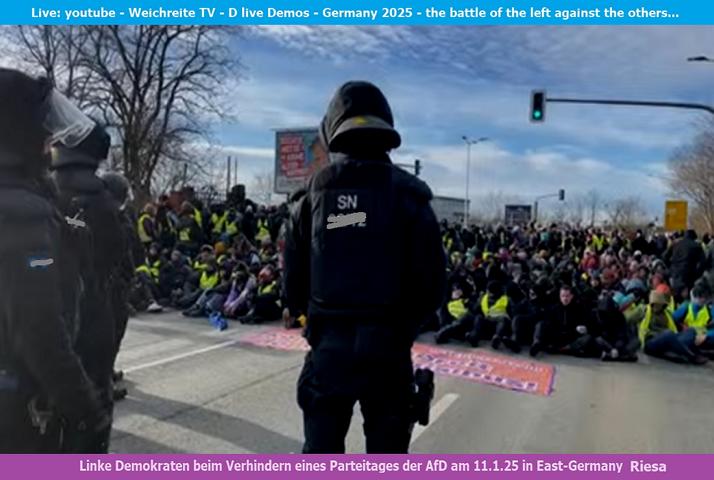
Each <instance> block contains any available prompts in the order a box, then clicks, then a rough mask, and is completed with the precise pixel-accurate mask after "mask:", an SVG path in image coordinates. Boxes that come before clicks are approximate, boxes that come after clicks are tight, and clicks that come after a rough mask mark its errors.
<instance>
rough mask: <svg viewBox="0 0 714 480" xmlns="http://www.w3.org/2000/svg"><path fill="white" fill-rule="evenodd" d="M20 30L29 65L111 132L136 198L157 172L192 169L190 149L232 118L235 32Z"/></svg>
mask: <svg viewBox="0 0 714 480" xmlns="http://www.w3.org/2000/svg"><path fill="white" fill-rule="evenodd" d="M16 28H17V30H16V35H17V36H18V38H20V45H21V49H20V50H21V51H22V52H24V56H25V58H26V59H27V60H28V61H30V62H32V63H34V64H35V65H37V67H38V68H39V69H40V70H42V71H43V72H44V74H46V75H47V76H50V77H51V78H53V79H54V80H55V82H57V84H58V85H60V86H62V87H61V89H62V90H63V91H65V92H66V93H68V94H69V96H70V97H73V98H74V99H75V100H76V101H78V102H79V103H80V104H81V105H82V106H84V107H85V108H87V109H88V110H90V111H91V112H93V113H94V114H96V115H97V116H99V117H101V119H102V120H103V121H104V122H105V123H106V125H107V126H109V127H110V129H111V131H112V133H114V134H115V137H116V138H115V141H116V140H119V151H118V152H114V154H113V159H114V160H115V161H116V162H118V163H119V164H120V165H121V167H122V168H121V169H122V170H123V171H124V173H125V174H126V176H127V178H128V179H129V180H130V182H131V183H132V186H133V187H134V190H135V191H137V192H143V193H144V194H146V195H148V194H149V192H150V191H151V187H152V181H153V180H154V176H155V175H154V174H155V172H156V171H157V169H159V167H161V169H162V170H165V171H172V168H170V167H167V165H168V164H169V163H171V162H174V163H177V164H179V165H185V164H187V163H188V164H191V163H192V159H191V157H190V151H189V150H190V149H187V148H186V145H187V144H191V143H194V142H196V141H199V140H205V135H206V134H207V132H208V131H209V127H210V123H211V122H212V121H214V120H216V119H225V118H227V117H230V114H231V113H232V112H231V108H230V105H231V103H230V102H229V101H227V97H226V94H227V91H226V88H227V81H228V80H230V79H232V78H236V76H237V74H238V71H239V69H240V64H239V62H238V60H237V57H236V55H235V52H233V51H231V50H230V48H229V46H230V45H231V40H232V39H233V37H234V33H235V32H236V31H235V30H234V29H232V28H227V27H213V26H159V25H154V26H148V25H141V26H82V27H31V28H30V27H16ZM28 28H30V29H28ZM78 97H79V98H78ZM194 163H195V162H194ZM173 170H175V169H173Z"/></svg>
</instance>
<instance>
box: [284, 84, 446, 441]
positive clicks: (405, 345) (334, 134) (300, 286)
mask: <svg viewBox="0 0 714 480" xmlns="http://www.w3.org/2000/svg"><path fill="white" fill-rule="evenodd" d="M321 136H322V138H323V142H324V143H325V144H326V145H327V146H328V147H329V150H330V152H331V153H332V163H331V164H330V165H329V166H327V167H325V168H324V169H323V170H321V171H320V172H318V173H317V174H315V176H314V177H313V178H312V179H311V180H310V183H309V185H308V188H307V193H306V194H305V195H304V196H302V197H301V198H300V199H299V200H298V201H297V202H296V203H295V204H294V205H293V207H292V215H291V219H290V220H289V222H288V228H287V234H286V251H285V262H286V272H285V286H286V290H287V292H286V297H287V301H288V306H289V308H290V310H291V311H293V312H298V311H301V312H305V311H306V312H308V327H307V330H306V336H307V338H308V341H309V343H310V345H311V347H312V351H311V353H310V354H308V356H307V358H306V361H305V366H304V369H303V372H302V374H301V377H300V381H299V385H298V403H299V404H300V407H301V408H302V410H303V413H304V422H305V436H306V442H305V446H304V451H305V452H308V453H317V452H342V451H344V448H345V447H344V437H345V434H346V432H347V429H348V427H349V423H350V419H351V415H352V407H353V405H354V403H355V402H356V401H360V404H361V407H362V411H363V414H364V417H365V433H366V437H367V451H368V452H371V453H378V452H406V450H407V449H408V446H409V437H410V430H411V426H412V422H413V419H412V418H411V416H410V414H409V408H408V407H409V403H410V401H411V392H412V382H413V372H412V364H411V353H410V351H411V346H412V344H413V341H414V339H415V337H416V334H417V331H418V329H419V326H420V322H421V321H422V320H423V319H424V318H426V316H427V315H428V314H432V313H433V312H435V311H436V310H437V309H438V307H439V306H440V304H441V301H442V297H443V292H444V281H445V279H444V277H445V258H444V254H443V249H442V246H441V239H440V235H439V227H438V224H437V221H436V218H435V217H434V213H433V211H432V210H431V207H430V205H429V200H430V199H431V191H430V190H429V188H428V187H427V186H426V184H425V183H424V182H422V181H420V180H418V179H417V178H416V177H414V176H412V175H410V174H408V173H406V172H404V171H402V170H400V169H399V168H397V167H395V166H394V165H393V164H392V163H391V161H390V158H389V156H388V152H389V151H390V150H392V149H394V148H397V147H398V146H399V145H400V143H401V139H400V137H399V134H398V133H397V132H396V130H394V128H393V118H392V113H391V110H390V107H389V105H388V103H387V101H386V99H385V98H384V96H383V95H382V93H381V92H380V91H379V89H377V87H375V86H373V85H371V84H369V83H365V82H350V83H347V84H345V85H343V86H342V87H341V88H340V89H339V90H338V92H337V94H336V95H335V97H334V98H333V100H332V102H331V103H330V106H329V108H328V111H327V113H326V115H325V118H324V120H323V122H322V127H321Z"/></svg>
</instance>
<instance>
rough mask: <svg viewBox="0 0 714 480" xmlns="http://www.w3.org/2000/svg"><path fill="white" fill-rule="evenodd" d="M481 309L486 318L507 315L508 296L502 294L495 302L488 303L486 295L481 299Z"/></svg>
mask: <svg viewBox="0 0 714 480" xmlns="http://www.w3.org/2000/svg"><path fill="white" fill-rule="evenodd" d="M481 311H482V312H483V314H484V315H485V316H486V317H487V318H495V317H508V297H507V296H506V295H503V296H502V297H501V298H499V299H498V300H497V301H496V303H494V304H493V305H491V306H489V305H488V295H487V294H486V295H484V296H483V298H482V299H481Z"/></svg>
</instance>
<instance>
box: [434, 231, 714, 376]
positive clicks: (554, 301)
mask: <svg viewBox="0 0 714 480" xmlns="http://www.w3.org/2000/svg"><path fill="white" fill-rule="evenodd" d="M442 234H443V237H442V238H443V242H444V248H445V249H446V251H447V254H448V259H449V262H448V264H449V277H448V278H449V279H448V283H447V292H446V299H445V302H444V305H443V308H442V309H441V310H440V312H439V313H438V315H437V316H435V317H434V318H433V319H431V320H430V321H429V322H428V324H427V325H426V327H425V328H426V329H428V330H435V331H436V341H437V343H446V342H449V341H453V340H456V341H462V342H467V343H469V344H471V345H472V346H474V347H475V346H477V345H479V343H480V342H489V343H490V344H491V346H492V347H493V348H494V349H499V348H504V347H505V348H508V349H510V350H511V351H513V352H520V351H521V349H522V347H527V348H528V349H529V353H530V355H531V356H537V355H539V354H541V352H545V353H551V354H566V355H574V356H580V357H595V358H601V359H602V360H608V361H613V360H617V361H636V360H637V358H638V352H639V351H644V352H645V353H646V354H648V355H652V356H657V357H661V358H666V359H670V360H673V361H676V362H687V363H693V364H702V363H705V362H706V361H707V357H708V356H709V355H710V353H711V351H712V350H714V322H712V319H713V317H712V313H713V312H712V306H711V303H712V300H713V298H714V296H713V295H712V283H713V282H711V281H710V272H712V271H714V255H713V253H714V248H713V247H712V244H711V242H710V239H709V237H708V235H707V236H704V237H703V238H701V239H699V238H697V234H696V233H695V232H694V231H692V230H690V231H686V232H680V233H676V234H664V233H661V232H656V231H654V229H653V228H650V229H645V230H637V231H633V232H631V233H628V232H625V231H618V230H616V229H611V230H607V231H605V230H603V229H600V228H589V229H575V228H572V229H571V228H567V227H564V226H558V225H552V226H550V227H540V228H539V227H536V226H534V225H530V226H528V227H526V228H518V227H515V228H505V227H488V228H479V227H475V226H474V227H470V228H462V227H461V226H457V225H449V224H448V223H446V222H443V223H442Z"/></svg>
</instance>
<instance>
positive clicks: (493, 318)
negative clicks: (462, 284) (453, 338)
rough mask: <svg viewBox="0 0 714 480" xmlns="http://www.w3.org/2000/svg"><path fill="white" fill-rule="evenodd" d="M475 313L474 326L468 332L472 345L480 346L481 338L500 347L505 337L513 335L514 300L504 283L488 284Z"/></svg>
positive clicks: (468, 339) (494, 346) (494, 282)
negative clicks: (510, 297)
mask: <svg viewBox="0 0 714 480" xmlns="http://www.w3.org/2000/svg"><path fill="white" fill-rule="evenodd" d="M476 310H477V311H478V313H477V314H475V315H474V323H473V328H472V329H471V331H470V332H469V333H467V334H466V340H467V341H468V342H469V343H470V344H471V346H472V347H478V344H479V342H480V341H481V340H491V346H492V347H493V348H494V349H498V347H500V346H501V342H502V341H503V338H504V337H510V336H511V318H513V302H511V300H510V299H509V298H508V295H506V290H505V288H504V285H503V284H502V283H501V282H498V281H492V282H490V283H489V284H488V287H487V291H486V293H485V294H483V295H482V296H481V299H480V300H479V302H478V304H477V306H476Z"/></svg>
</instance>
